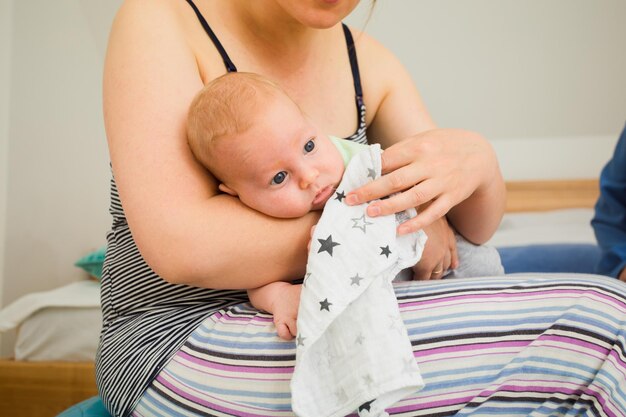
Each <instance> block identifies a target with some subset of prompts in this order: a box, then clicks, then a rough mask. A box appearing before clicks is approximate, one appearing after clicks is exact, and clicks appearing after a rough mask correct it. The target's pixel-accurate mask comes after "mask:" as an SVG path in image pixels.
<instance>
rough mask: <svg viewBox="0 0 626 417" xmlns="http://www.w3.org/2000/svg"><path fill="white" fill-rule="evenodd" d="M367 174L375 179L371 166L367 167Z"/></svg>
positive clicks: (374, 171) (374, 172)
mask: <svg viewBox="0 0 626 417" xmlns="http://www.w3.org/2000/svg"><path fill="white" fill-rule="evenodd" d="M367 176H368V178H371V179H373V180H375V179H376V170H375V169H373V168H367Z"/></svg>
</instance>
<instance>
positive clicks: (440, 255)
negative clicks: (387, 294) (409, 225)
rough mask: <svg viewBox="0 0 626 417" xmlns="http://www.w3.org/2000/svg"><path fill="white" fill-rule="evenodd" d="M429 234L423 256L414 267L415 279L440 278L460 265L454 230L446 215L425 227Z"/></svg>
mask: <svg viewBox="0 0 626 417" xmlns="http://www.w3.org/2000/svg"><path fill="white" fill-rule="evenodd" d="M424 232H426V235H427V236H428V240H427V241H426V247H425V248H424V252H423V253H422V258H421V259H420V261H419V262H418V263H417V264H416V265H415V266H414V267H413V279H414V280H428V279H440V278H441V277H442V276H443V274H444V273H445V272H446V271H447V270H449V269H455V268H456V267H458V266H459V258H458V255H457V251H456V239H455V237H454V231H453V230H452V228H451V227H450V225H449V224H448V221H447V220H446V218H445V217H442V218H440V219H439V220H435V222H433V223H432V224H431V225H430V226H427V227H425V228H424Z"/></svg>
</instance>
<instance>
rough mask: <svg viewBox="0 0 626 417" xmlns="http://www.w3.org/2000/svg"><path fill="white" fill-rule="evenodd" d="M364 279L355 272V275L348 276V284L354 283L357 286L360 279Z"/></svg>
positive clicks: (359, 284) (359, 283)
mask: <svg viewBox="0 0 626 417" xmlns="http://www.w3.org/2000/svg"><path fill="white" fill-rule="evenodd" d="M362 279H364V278H363V277H360V276H359V274H358V273H357V274H356V275H355V276H353V277H350V281H351V282H350V286H353V285H356V286H358V287H360V286H361V282H360V281H361V280H362Z"/></svg>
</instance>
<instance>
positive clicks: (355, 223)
mask: <svg viewBox="0 0 626 417" xmlns="http://www.w3.org/2000/svg"><path fill="white" fill-rule="evenodd" d="M350 220H352V228H353V229H361V230H362V231H363V233H367V230H366V228H367V226H371V225H373V224H374V223H372V222H368V221H367V220H365V214H363V215H362V216H361V217H355V218H352V219H350Z"/></svg>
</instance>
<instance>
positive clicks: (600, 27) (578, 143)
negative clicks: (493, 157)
mask: <svg viewBox="0 0 626 417" xmlns="http://www.w3.org/2000/svg"><path fill="white" fill-rule="evenodd" d="M369 4H370V2H368V1H367V2H362V4H361V6H360V7H361V9H362V13H361V14H360V16H355V18H354V19H352V20H351V22H352V23H353V24H354V25H355V26H357V27H363V25H364V23H363V22H364V19H363V18H362V17H363V15H365V14H366V12H367V9H368V8H369ZM624 16H626V2H625V1H624V0H594V1H587V0H551V1H544V0H525V1H519V0H472V1H457V0H427V1H426V0H420V1H378V2H377V3H376V5H375V8H374V12H373V14H372V16H371V18H370V21H369V22H368V23H367V24H366V26H365V28H366V31H367V32H368V33H370V34H372V35H373V36H375V37H376V38H377V39H379V40H380V41H381V42H382V43H384V44H385V45H387V46H388V47H389V48H390V49H392V50H393V51H394V52H395V53H396V54H397V55H398V56H399V57H400V59H401V60H402V62H404V63H405V65H406V66H407V67H408V68H409V71H410V72H411V73H412V75H413V77H414V79H415V81H416V83H417V85H418V88H419V89H420V91H421V93H422V96H423V99H424V101H425V102H426V104H427V106H428V107H429V109H430V111H431V113H432V115H433V117H434V118H435V120H436V121H437V123H438V124H439V125H440V126H446V127H463V128H468V129H474V130H477V131H479V132H481V133H483V134H484V135H485V136H486V137H487V138H489V139H491V140H492V141H493V144H494V146H495V148H496V151H497V152H498V154H499V157H500V160H501V165H502V169H503V172H504V174H505V177H506V178H507V179H531V178H533V179H534V178H572V177H574V178H575V177H591V176H595V175H597V173H598V171H599V169H600V167H601V166H602V165H603V163H604V162H605V161H606V159H607V158H608V157H609V156H610V154H611V151H612V147H613V145H614V142H615V140H616V139H617V136H618V134H619V132H620V131H621V129H622V128H623V126H624V123H625V122H626V53H624V51H626V25H624V22H623V20H624ZM570 139H574V140H573V141H572V143H570V142H569V141H570Z"/></svg>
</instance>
